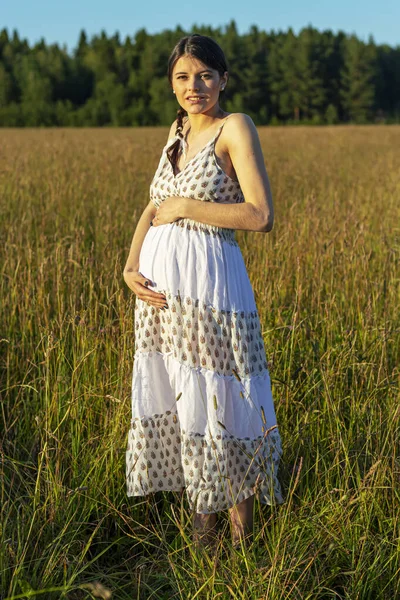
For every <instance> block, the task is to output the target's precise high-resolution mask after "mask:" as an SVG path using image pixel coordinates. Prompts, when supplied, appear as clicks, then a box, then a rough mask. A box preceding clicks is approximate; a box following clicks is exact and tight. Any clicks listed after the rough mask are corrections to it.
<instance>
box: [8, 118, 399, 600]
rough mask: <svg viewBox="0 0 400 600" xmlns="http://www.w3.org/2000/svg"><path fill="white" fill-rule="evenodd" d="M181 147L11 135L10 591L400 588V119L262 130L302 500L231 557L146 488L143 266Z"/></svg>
mask: <svg viewBox="0 0 400 600" xmlns="http://www.w3.org/2000/svg"><path fill="white" fill-rule="evenodd" d="M166 136H167V129H156V128H154V129H150V128H148V129H118V130H113V129H103V130H67V129H61V130H44V129H43V130H6V129H3V130H0V203H1V207H0V208H1V247H2V260H1V274H2V278H1V286H2V289H1V329H0V339H1V346H0V360H1V378H2V379H1V404H0V406H1V416H0V423H1V424H0V430H1V433H0V435H1V448H2V450H1V511H2V523H1V550H0V590H1V591H0V597H1V598H2V599H5V598H8V599H11V598H13V599H16V598H28V597H31V598H32V597H34V598H36V597H37V598H41V599H42V598H46V599H47V598H49V599H53V598H54V599H55V598H68V599H71V600H73V599H80V598H92V597H102V598H110V597H111V593H112V598H113V599H114V598H115V599H121V600H125V599H127V600H128V599H129V600H139V599H168V600H172V599H182V600H187V599H192V598H193V599H194V598H199V599H214V598H220V599H223V600H224V599H231V598H234V599H240V600H242V599H246V600H261V599H265V598H268V600H278V599H279V600H284V599H288V600H289V599H290V600H292V599H296V600H297V599H298V600H307V599H310V600H314V599H333V598H335V599H347V600H367V599H368V600H375V599H378V598H384V599H391V600H392V599H396V598H400V510H399V509H400V436H399V425H400V404H399V372H400V370H399V355H400V341H399V340H400V336H399V332H400V319H399V308H400V302H399V300H400V297H399V279H400V269H399V262H400V261H399V258H400V256H399V255H400V152H399V148H400V127H398V126H375V127H374V126H370V127H369V126H365V127H351V126H349V127H331V128H330V127H321V128H311V127H308V128H302V127H298V128H284V127H282V128H270V129H268V128H261V129H260V137H261V141H262V145H263V150H264V155H265V160H266V164H267V169H268V173H269V176H270V180H271V186H272V191H273V198H274V207H275V225H274V229H273V230H272V232H271V233H269V234H262V233H254V232H244V231H238V232H237V233H236V237H237V240H238V242H239V244H240V247H241V249H242V253H243V256H244V259H245V261H246V265H247V267H248V271H249V275H250V279H251V281H252V284H253V288H254V292H255V296H256V301H257V306H258V310H259V314H260V317H261V322H262V329H263V335H264V342H265V347H266V351H267V358H268V361H269V365H270V374H271V379H272V383H273V394H274V399H275V408H276V412H277V418H278V424H279V429H280V433H281V437H282V442H283V457H282V462H281V466H280V471H279V478H280V481H281V483H282V488H283V491H284V494H285V496H286V502H285V503H284V504H283V505H281V506H277V507H272V508H271V507H268V506H262V505H260V504H259V503H258V502H257V503H256V515H255V520H256V528H255V541H254V543H253V545H252V546H251V548H250V549H249V550H248V551H237V552H236V553H232V552H231V549H230V547H229V531H226V536H225V543H224V547H223V548H221V550H220V555H219V561H218V562H214V561H211V560H209V559H207V557H206V556H201V555H198V554H196V552H195V551H194V550H193V547H192V546H191V543H190V526H189V522H190V515H189V514H188V512H187V504H186V499H185V497H184V496H183V497H180V496H179V495H176V494H170V495H164V496H162V497H161V498H160V499H159V500H158V502H157V503H154V502H153V501H152V502H150V501H149V499H147V500H145V499H137V498H136V499H134V498H127V496H126V489H125V450H126V435H127V431H128V427H129V421H130V410H131V409H130V393H131V373H132V365H133V358H134V356H133V348H134V322H133V311H134V305H135V297H134V295H133V294H132V293H131V291H130V290H129V289H128V288H127V286H126V284H125V282H124V280H123V276H122V270H123V267H124V264H125V260H126V257H127V254H128V250H129V245H130V242H131V238H132V235H133V232H134V228H135V224H136V222H137V220H138V218H139V216H140V213H141V210H142V209H143V208H144V206H145V205H146V204H147V202H148V187H149V184H150V181H151V179H152V176H153V173H154V170H155V167H156V165H157V163H158V160H159V156H160V152H161V148H162V146H163V145H164V144H165V142H166ZM226 526H227V519H226V515H221V519H220V527H221V528H222V530H224V528H226ZM35 592H36V593H35Z"/></svg>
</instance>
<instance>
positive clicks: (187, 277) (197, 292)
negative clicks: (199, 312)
mask: <svg viewBox="0 0 400 600" xmlns="http://www.w3.org/2000/svg"><path fill="white" fill-rule="evenodd" d="M139 270H140V272H141V273H142V274H143V275H144V276H145V277H148V278H149V279H150V280H151V281H152V283H153V285H152V286H151V289H152V290H154V291H156V292H163V293H166V294H167V296H168V293H170V294H172V295H173V296H176V295H180V296H181V297H182V298H183V297H190V298H192V299H198V300H200V301H202V302H204V303H205V304H207V305H211V306H214V307H215V308H220V309H226V310H236V309H237V310H251V311H252V310H256V305H255V301H254V295H253V290H252V287H251V283H250V280H249V277H248V274H247V271H246V267H245V264H244V260H243V256H242V253H241V251H240V248H239V246H238V245H237V244H236V243H234V244H232V243H227V242H226V241H224V240H223V239H221V238H220V237H218V236H213V235H206V234H205V233H204V232H202V231H194V230H193V229H191V230H188V229H186V228H184V227H183V228H182V227H178V226H177V225H175V224H174V223H166V224H164V225H157V226H156V227H150V229H149V230H148V232H147V234H146V236H145V238H144V240H143V244H142V248H141V251H140V256H139Z"/></svg>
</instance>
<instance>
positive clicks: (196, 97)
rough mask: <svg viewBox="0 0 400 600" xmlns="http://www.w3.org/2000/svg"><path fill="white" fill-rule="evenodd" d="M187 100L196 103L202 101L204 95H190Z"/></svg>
mask: <svg viewBox="0 0 400 600" xmlns="http://www.w3.org/2000/svg"><path fill="white" fill-rule="evenodd" d="M186 100H188V102H191V103H192V104H196V103H198V102H202V100H204V96H188V97H187V98H186Z"/></svg>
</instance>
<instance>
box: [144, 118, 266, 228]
mask: <svg viewBox="0 0 400 600" xmlns="http://www.w3.org/2000/svg"><path fill="white" fill-rule="evenodd" d="M219 139H220V142H221V143H220V146H221V150H222V151H223V152H224V153H225V154H228V155H229V158H230V160H231V162H232V165H233V167H234V169H235V172H236V175H237V178H238V181H239V183H240V187H241V190H242V192H243V196H244V199H245V202H244V203H239V204H219V203H218V202H213V203H210V202H203V201H200V200H193V199H191V198H184V197H176V196H174V197H173V198H172V199H171V200H172V201H175V203H174V204H173V202H172V203H169V200H170V199H169V198H167V200H165V201H164V202H163V203H162V204H161V205H160V207H159V209H158V211H157V219H156V224H157V225H161V224H163V223H168V222H171V221H173V220H176V219H177V218H187V219H192V220H194V221H199V222H200V223H207V224H209V225H214V226H217V227H225V228H229V229H243V230H247V231H260V232H264V233H266V232H269V231H271V229H272V227H273V222H274V208H273V203H272V194H271V187H270V183H269V179H268V174H267V171H266V168H265V164H264V156H263V153H262V150H261V144H260V140H259V137H258V132H257V129H256V127H255V125H254V123H253V121H252V119H251V118H250V117H249V116H248V115H245V114H243V113H237V114H234V115H232V116H231V117H229V119H228V120H227V122H226V123H225V125H224V128H223V130H222V133H221V135H220V138H219ZM177 212H178V213H179V214H178V215H177ZM171 217H172V218H171Z"/></svg>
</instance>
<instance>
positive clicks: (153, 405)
mask: <svg viewBox="0 0 400 600" xmlns="http://www.w3.org/2000/svg"><path fill="white" fill-rule="evenodd" d="M228 118H229V116H228ZM226 120H227V119H225V120H224V121H223V123H222V124H221V125H220V127H219V128H218V130H217V133H216V134H215V135H214V136H213V138H212V139H210V141H209V142H208V143H207V144H206V145H205V146H204V147H203V148H202V149H201V150H200V151H199V152H198V153H197V154H196V155H195V156H194V157H193V158H192V159H191V160H189V161H188V162H187V163H186V165H185V167H184V168H183V169H182V170H181V171H180V172H179V173H177V174H176V175H175V174H174V172H173V169H172V165H171V163H170V161H169V159H168V157H167V153H166V152H167V149H168V148H169V146H170V145H171V144H172V143H174V142H175V141H176V139H177V137H176V136H175V137H173V138H171V139H170V140H169V141H168V142H167V144H166V146H165V147H164V149H163V151H162V155H161V159H160V161H159V164H158V167H157V170H156V173H155V175H154V178H153V180H152V182H151V186H150V198H151V200H152V202H153V203H154V204H155V206H157V207H158V206H159V205H160V204H161V203H162V201H163V200H164V199H166V198H168V197H170V196H186V197H189V198H193V199H196V200H202V201H203V202H210V206H209V210H210V213H211V211H212V203H213V202H220V203H239V202H244V197H243V193H242V191H241V189H240V185H239V183H238V182H237V181H235V180H233V179H232V178H230V177H229V176H228V175H227V174H226V173H224V172H223V171H222V169H221V167H220V166H219V165H218V163H217V160H216V156H215V143H216V140H217V138H218V136H219V133H220V131H221V129H222V127H223V126H224V123H225V121H226ZM183 145H184V148H183V150H185V143H184V142H183ZM139 271H140V272H141V273H142V275H144V276H145V277H146V278H148V279H150V280H151V281H152V282H153V285H152V286H151V287H150V289H152V290H154V291H156V292H162V293H164V294H165V296H166V298H167V304H168V308H167V309H165V310H164V311H163V310H162V309H158V308H155V307H153V306H150V305H148V304H147V303H146V302H144V301H142V300H140V299H139V298H138V297H136V305H135V355H134V365H133V377H132V420H131V423H130V428H129V432H128V444H127V451H126V484H127V495H128V496H145V495H147V494H149V493H151V492H156V491H167V490H172V491H180V490H182V488H185V489H186V493H187V498H188V503H189V507H190V509H192V510H194V511H196V512H198V513H203V514H209V513H215V512H218V511H221V510H226V509H228V508H230V507H232V506H233V505H234V504H235V503H238V502H241V501H242V500H244V499H246V498H248V497H249V496H251V495H252V494H254V493H259V494H260V500H261V502H263V503H265V504H273V503H274V502H276V503H277V504H281V503H283V502H284V499H283V497H282V493H281V487H280V483H279V481H278V479H277V471H278V464H279V460H280V457H281V455H282V448H281V439H280V435H279V431H278V426H277V422H276V416H275V410H274V403H273V398H272V394H271V383H270V377H269V372H268V367H267V361H266V356H265V348H264V342H263V338H262V334H261V327H260V321H259V316H258V312H257V307H256V304H255V300H254V294H253V290H252V286H251V283H250V280H249V277H248V274H247V271H246V267H245V264H244V260H243V256H242V253H241V251H240V248H239V246H238V243H237V241H236V239H235V232H234V230H233V229H227V228H222V227H215V226H211V225H208V224H204V223H200V222H196V221H193V220H191V219H179V220H178V221H175V222H173V223H168V224H164V225H159V226H156V227H150V229H149V231H148V232H147V234H146V236H145V238H144V241H143V245H142V248H141V251H140V257H139Z"/></svg>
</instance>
